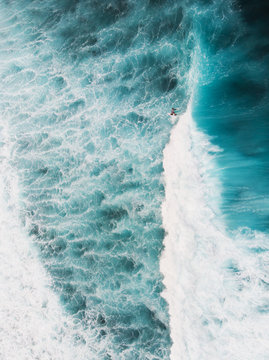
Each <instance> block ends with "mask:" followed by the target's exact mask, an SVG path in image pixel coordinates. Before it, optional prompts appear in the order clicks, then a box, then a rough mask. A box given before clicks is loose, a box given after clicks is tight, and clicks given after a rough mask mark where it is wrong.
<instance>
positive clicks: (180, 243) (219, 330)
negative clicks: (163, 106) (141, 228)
mask: <svg viewBox="0 0 269 360" xmlns="http://www.w3.org/2000/svg"><path fill="white" fill-rule="evenodd" d="M220 151H221V150H220V149H218V148H217V147H216V146H213V145H212V144H210V141H209V139H208V138H207V136H206V135H205V134H203V133H202V132H200V131H198V130H197V128H196V126H195V123H194V121H193V119H192V108H191V103H190V105H189V107H188V109H187V111H186V113H185V114H184V115H183V116H182V117H181V118H180V119H179V122H178V123H177V125H176V126H175V127H174V128H173V130H172V133H171V137H170V142H169V144H167V146H166V148H165V150H164V163H163V164H164V178H165V186H166V190H165V193H166V196H165V201H164V203H163V206H162V215H163V224H164V228H165V230H166V233H167V235H166V237H165V240H164V246H165V249H164V252H163V254H162V257H161V263H160V267H161V272H162V273H163V274H164V284H165V287H166V289H165V291H164V292H163V296H164V298H165V299H166V300H167V302H168V304H169V314H170V327H171V338H172V341H173V344H172V348H171V360H186V359H190V360H198V359H200V360H201V359H204V360H211V359H212V360H216V359H219V360H222V359H225V360H226V359H227V360H228V359H238V360H239V359H240V360H243V359H244V360H246V359H249V360H253V359H266V358H269V341H268V340H269V335H268V334H269V331H268V330H269V326H268V321H267V319H266V316H264V314H263V313H262V312H260V313H259V312H258V311H257V308H258V307H259V306H262V304H264V303H265V302H266V301H268V292H266V289H265V288H264V287H263V285H262V281H265V280H266V274H265V272H264V268H262V267H261V263H262V262H264V261H265V263H266V261H267V264H268V255H266V253H263V254H259V255H257V254H253V253H250V252H248V251H247V249H246V244H247V243H248V239H249V237H250V236H252V237H254V238H255V239H256V241H260V242H263V243H265V242H266V239H265V236H264V234H258V233H253V232H252V233H251V234H250V232H249V233H248V235H246V234H245V233H244V234H243V233H240V232H239V231H238V232H237V233H235V234H233V235H234V236H232V237H231V236H228V235H227V233H226V230H225V226H224V222H223V220H222V216H221V212H220V210H219V204H220V193H221V185H220V183H219V182H218V176H217V167H216V164H215V160H214V156H217V154H219V153H220ZM266 256H267V258H266ZM257 344H258V345H257Z"/></svg>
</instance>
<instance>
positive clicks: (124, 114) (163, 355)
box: [0, 0, 193, 360]
mask: <svg viewBox="0 0 269 360" xmlns="http://www.w3.org/2000/svg"><path fill="white" fill-rule="evenodd" d="M0 46H1V58H2V59H4V60H3V63H2V66H1V100H0V101H1V107H2V109H3V112H2V120H1V121H2V130H3V136H2V138H3V139H2V142H1V146H2V147H4V146H5V145H6V144H8V146H9V147H10V151H9V153H8V155H7V161H8V163H9V164H10V166H11V169H12V171H13V173H14V174H15V175H16V176H17V177H18V188H19V191H18V199H17V205H16V212H17V213H18V218H19V219H20V221H21V225H20V226H21V227H22V230H21V231H22V233H23V231H24V232H25V233H26V234H28V236H29V239H28V241H29V243H30V242H33V244H35V245H36V248H37V249H38V254H39V257H38V258H39V261H40V263H41V264H42V266H43V267H44V268H45V269H46V271H47V276H48V281H49V283H50V286H51V288H52V290H53V291H54V293H55V294H56V295H57V296H58V299H59V302H60V305H61V306H62V308H63V309H64V312H65V314H66V316H67V317H68V316H71V319H73V320H72V322H71V323H70V321H67V325H63V327H64V330H63V331H61V330H59V331H58V332H57V331H56V332H55V333H53V331H54V330H53V329H54V327H55V326H56V325H55V326H54V325H53V323H52V324H51V326H49V327H48V329H52V330H48V331H49V332H50V331H51V332H52V333H51V338H53V339H54V340H55V339H56V340H55V341H56V344H57V341H58V342H59V344H60V343H62V341H63V339H64V338H65V335H64V334H66V333H68V336H67V335H66V336H67V339H68V342H70V344H69V345H70V346H71V347H72V346H73V348H74V349H77V352H76V350H74V349H73V350H72V352H70V354H69V355H66V353H64V354H63V353H58V352H57V353H54V352H53V351H54V350H55V349H57V345H55V343H53V344H54V345H53V346H52V348H51V349H49V352H47V349H46V347H50V345H49V344H50V343H49V342H48V345H46V344H44V345H43V346H44V348H45V350H44V352H45V353H46V356H47V358H49V359H61V358H63V359H66V358H73V359H74V358H76V359H80V360H82V359H86V358H87V359H88V358H89V356H90V357H91V359H120V358H121V359H143V360H144V359H162V360H163V359H168V358H169V351H170V350H169V349H170V343H171V340H170V335H169V322H168V312H167V304H166V302H165V301H164V299H163V298H162V297H161V296H160V293H161V292H162V290H163V285H162V282H161V280H162V277H161V274H160V272H159V262H158V258H159V256H160V253H161V250H162V243H163V237H164V230H163V228H162V218H161V210H160V206H161V202H162V200H163V198H164V186H163V180H162V172H163V167H162V151H163V148H164V146H165V144H166V143H167V141H168V139H169V133H170V130H171V127H172V125H171V123H170V122H169V121H168V120H167V112H168V111H170V108H171V106H173V105H174V104H176V105H177V106H179V107H180V109H181V111H182V112H183V111H184V109H185V107H186V104H187V102H188V95H187V79H188V72H189V69H190V65H191V57H190V54H191V52H192V49H193V41H192V38H191V31H190V21H189V20H188V19H187V17H186V16H185V10H184V8H183V4H181V3H180V2H176V3H175V2H173V1H152V0H149V1H146V2H144V1H127V0H112V1H111V0H109V1H94V0H92V1H69V0H61V1H56V2H55V1H45V2H44V1H26V0H23V1H12V2H10V1H1V45H0ZM171 104H172V105H171ZM3 151H4V150H3ZM10 171H11V170H10ZM2 175H4V171H2ZM7 175H8V174H7ZM8 191H9V192H10V193H12V192H13V191H14V189H13V188H12V186H11V187H8ZM8 206H9V201H8V200H7V203H6V207H8ZM14 211H15V210H14ZM10 227H12V225H10ZM26 239H27V237H26ZM24 241H26V240H24ZM24 262H25V264H24V266H25V267H27V260H25V261H24ZM22 266H23V265H22ZM36 266H38V265H36ZM32 271H33V272H34V270H32ZM40 271H41V270H40ZM29 273H31V270H29V271H28V274H29ZM36 273H38V268H36ZM13 276H15V275H14V272H11V273H10V278H11V279H12V278H13ZM21 276H22V279H21V284H20V285H18V284H17V283H16V284H17V285H14V287H15V289H14V291H17V292H20V291H22V290H20V289H21V288H25V286H26V285H25V282H24V281H23V275H21ZM16 286H17V288H16ZM33 286H34V285H33ZM44 286H45V285H44ZM41 288H42V287H41ZM35 289H36V290H35V291H33V293H32V295H31V296H33V297H35V298H37V299H38V297H39V290H40V287H36V288H35ZM40 291H41V290H40ZM26 293H27V292H26ZM18 296H20V295H19V294H18ZM23 296H24V295H22V297H23ZM48 296H49V295H48ZM39 305H40V304H39V302H38V301H37V303H36V306H37V310H36V311H37V314H39V312H38V311H39ZM5 306H6V309H7V310H6V313H9V314H10V313H11V312H12V311H13V310H14V307H13V305H12V304H9V303H8V302H6V303H5ZM55 306H56V305H55ZM12 309H13V310H12ZM23 309H24V307H22V309H21V311H22V312H23V311H24V310H23ZM27 309H28V310H29V308H27ZM28 310H27V311H28ZM29 311H30V310H29ZM55 311H56V310H55ZM57 311H58V310H57ZM16 312H17V313H18V308H16ZM33 312H34V310H33ZM40 313H41V315H40V316H39V315H37V319H38V318H42V314H43V313H44V310H42V309H41V310H40ZM18 316H19V314H18ZM59 316H60V315H59ZM21 321H22V322H23V321H25V319H24V317H23V316H21V318H20V317H18V318H17V325H18V324H19V323H20V322H21ZM48 321H49V318H48ZM51 321H52V320H51ZM59 321H60V320H59ZM63 321H64V320H63ZM36 322H38V320H36ZM33 323H35V320H33ZM66 327H67V328H66ZM60 329H61V327H60ZM22 333H23V331H21V332H18V334H22ZM31 336H32V337H33V342H32V343H31V342H30V344H29V343H28V342H27V341H26V337H23V336H22V335H21V339H20V335H18V341H21V342H22V343H23V344H24V347H26V348H27V349H28V348H29V347H31V346H34V345H31V344H34V343H38V344H39V339H38V334H36V335H35V332H34V331H33V333H32V334H31ZM12 339H13V338H12V336H10V341H11V342H12V341H13V340H12ZM18 341H17V342H18ZM24 342H25V343H24ZM40 346H41V348H40V349H41V350H40V351H41V352H42V342H41V345H40ZM82 348H83V349H84V350H83V351H82V350H81V349H82ZM53 349H54V350H53ZM55 351H56V350H55ZM36 354H39V350H37V352H36V353H35V352H34V355H33V356H39V355H36ZM13 355H14V354H13ZM18 356H20V359H22V358H23V356H22V355H21V354H20V355H18ZM44 356H45V355H44ZM67 356H68V357H67ZM4 358H5V359H9V358H11V355H10V354H9V352H8V350H7V351H6V353H5V354H4ZM24 358H25V359H29V354H26V355H25V357H24ZM12 359H14V357H12Z"/></svg>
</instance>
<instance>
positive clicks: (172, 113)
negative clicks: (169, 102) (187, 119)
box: [170, 108, 177, 116]
mask: <svg viewBox="0 0 269 360" xmlns="http://www.w3.org/2000/svg"><path fill="white" fill-rule="evenodd" d="M175 110H177V109H175V108H172V110H171V114H170V115H174V116H176V115H177V114H176V113H175Z"/></svg>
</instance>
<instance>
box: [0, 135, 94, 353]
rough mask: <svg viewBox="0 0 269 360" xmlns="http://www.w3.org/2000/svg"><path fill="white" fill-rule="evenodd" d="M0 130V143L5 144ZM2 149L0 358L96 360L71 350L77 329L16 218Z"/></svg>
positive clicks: (86, 347)
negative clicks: (89, 359)
mask: <svg viewBox="0 0 269 360" xmlns="http://www.w3.org/2000/svg"><path fill="white" fill-rule="evenodd" d="M4 131H5V129H2V133H1V140H2V141H5V139H4V138H5V134H3V132H4ZM9 157H10V149H9V146H8V145H4V146H2V148H1V161H0V168H1V176H0V207H1V213H0V214H1V215H0V318H1V322H0V358H1V359H5V360H16V359H20V360H29V359H40V360H41V359H42V360H48V359H51V360H56V359H57V360H58V359H59V360H61V359H62V360H68V359H79V360H81V359H88V358H89V356H90V357H91V358H92V359H96V357H95V356H94V353H93V351H92V349H91V344H89V343H86V344H85V343H83V345H82V346H80V345H77V346H75V345H74V339H75V338H79V336H80V335H81V334H83V329H81V328H80V327H79V326H78V325H76V324H75V322H74V321H73V319H72V318H71V317H69V316H68V315H65V314H63V312H62V309H61V307H60V304H59V303H58V300H57V296H56V295H55V294H54V293H53V292H52V291H51V289H50V288H49V278H48V275H47V273H46V272H45V270H44V269H43V268H42V266H41V264H40V263H39V261H38V257H37V254H36V252H35V250H34V248H33V246H32V245H31V239H30V238H29V237H28V236H27V234H26V232H25V231H24V230H23V228H22V226H21V221H20V219H19V216H18V210H17V208H18V198H19V195H18V194H19V191H18V185H17V179H16V176H15V174H14V173H13V171H12V169H11V167H10V162H9Z"/></svg>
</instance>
